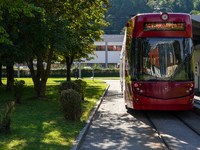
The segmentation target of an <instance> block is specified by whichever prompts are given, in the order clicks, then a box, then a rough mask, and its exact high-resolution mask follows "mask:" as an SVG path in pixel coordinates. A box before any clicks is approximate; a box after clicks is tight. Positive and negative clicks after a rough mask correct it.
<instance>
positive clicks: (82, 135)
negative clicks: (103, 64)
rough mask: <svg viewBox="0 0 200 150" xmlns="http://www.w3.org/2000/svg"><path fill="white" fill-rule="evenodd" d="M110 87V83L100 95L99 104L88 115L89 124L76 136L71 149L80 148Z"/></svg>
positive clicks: (76, 149)
mask: <svg viewBox="0 0 200 150" xmlns="http://www.w3.org/2000/svg"><path fill="white" fill-rule="evenodd" d="M109 87H110V84H109V85H108V86H107V88H106V90H105V91H104V93H103V95H102V96H101V97H100V99H99V101H98V102H97V104H96V105H95V107H94V109H93V110H92V112H91V113H90V116H89V117H88V120H87V124H86V125H85V127H84V128H83V129H82V131H81V132H80V133H79V136H78V137H77V138H76V140H75V141H74V144H73V146H72V147H71V149H70V150H78V149H79V147H80V145H81V143H82V141H83V139H84V137H85V135H86V133H87V131H88V129H89V127H90V125H91V123H92V119H93V118H94V115H95V113H96V112H97V110H98V108H99V106H100V105H101V102H102V101H103V98H104V96H105V95H106V93H107V91H108V89H109Z"/></svg>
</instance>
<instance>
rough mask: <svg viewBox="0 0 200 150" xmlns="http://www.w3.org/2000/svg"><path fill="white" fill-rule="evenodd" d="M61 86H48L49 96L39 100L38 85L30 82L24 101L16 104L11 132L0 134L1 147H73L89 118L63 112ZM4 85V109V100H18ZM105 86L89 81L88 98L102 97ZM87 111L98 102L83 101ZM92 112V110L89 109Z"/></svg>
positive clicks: (0, 99) (0, 95) (0, 98)
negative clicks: (71, 116)
mask: <svg viewBox="0 0 200 150" xmlns="http://www.w3.org/2000/svg"><path fill="white" fill-rule="evenodd" d="M57 86H58V85H47V87H46V97H47V99H40V100H39V99H35V98H34V87H33V85H28V86H27V87H26V91H25V93H24V95H23V98H22V100H21V101H22V104H21V105H16V106H15V111H14V114H13V116H12V123H11V132H10V133H8V134H0V150H1V149H6V150H9V149H12V150H30V149H31V150H40V149H41V150H44V149H49V150H54V149H55V150H57V149H59V150H62V149H63V150H67V149H70V148H71V146H72V144H73V141H74V140H75V139H76V137H77V136H78V134H79V133H80V131H81V130H82V128H83V127H84V126H85V124H86V119H87V118H86V117H84V119H82V121H78V122H72V121H66V120H65V119H64V117H63V114H62V113H61V112H60V111H59V109H58V108H59V94H58V90H57ZM4 89H5V86H3V87H0V108H1V104H2V103H4V101H3V98H4V99H11V100H12V99H14V97H13V94H12V93H9V92H2V91H4ZM103 91H104V89H103V88H101V85H92V84H88V85H87V89H86V97H87V100H90V99H97V101H98V99H99V98H100V96H101V95H102V93H103ZM83 103H84V106H83V111H84V112H87V111H90V110H91V109H92V108H93V107H94V105H95V104H96V102H95V101H86V102H83ZM87 113H88V114H89V113H90V112H87Z"/></svg>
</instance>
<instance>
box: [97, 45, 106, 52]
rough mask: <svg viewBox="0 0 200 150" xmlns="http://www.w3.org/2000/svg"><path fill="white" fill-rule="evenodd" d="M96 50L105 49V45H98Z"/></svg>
mask: <svg viewBox="0 0 200 150" xmlns="http://www.w3.org/2000/svg"><path fill="white" fill-rule="evenodd" d="M95 51H105V46H103V45H101V46H97V47H96V48H95Z"/></svg>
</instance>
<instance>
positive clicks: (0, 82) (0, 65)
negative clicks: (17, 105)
mask: <svg viewBox="0 0 200 150" xmlns="http://www.w3.org/2000/svg"><path fill="white" fill-rule="evenodd" d="M1 75H2V64H1V63H0V86H1V85H3V83H2V79H1V78H2V76H1Z"/></svg>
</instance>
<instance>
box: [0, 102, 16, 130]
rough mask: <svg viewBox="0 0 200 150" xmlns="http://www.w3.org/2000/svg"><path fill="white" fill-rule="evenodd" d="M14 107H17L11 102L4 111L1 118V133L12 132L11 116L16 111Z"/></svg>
mask: <svg viewBox="0 0 200 150" xmlns="http://www.w3.org/2000/svg"><path fill="white" fill-rule="evenodd" d="M14 105H15V102H14V101H10V102H8V104H7V105H6V106H7V107H6V108H5V109H4V111H3V113H2V115H1V117H0V133H1V132H7V131H9V130H10V125H11V114H12V111H13V110H14Z"/></svg>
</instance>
